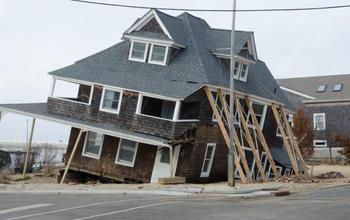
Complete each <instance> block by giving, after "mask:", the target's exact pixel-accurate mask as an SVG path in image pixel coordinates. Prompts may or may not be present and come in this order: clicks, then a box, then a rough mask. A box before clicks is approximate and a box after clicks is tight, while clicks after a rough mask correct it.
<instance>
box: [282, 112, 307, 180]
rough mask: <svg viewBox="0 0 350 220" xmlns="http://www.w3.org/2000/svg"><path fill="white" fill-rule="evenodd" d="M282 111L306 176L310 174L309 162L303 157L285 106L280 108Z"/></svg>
mask: <svg viewBox="0 0 350 220" xmlns="http://www.w3.org/2000/svg"><path fill="white" fill-rule="evenodd" d="M280 111H281V114H282V116H283V119H284V120H285V121H286V122H287V123H286V128H287V131H288V133H289V135H288V136H289V137H290V140H291V142H292V145H293V147H294V149H295V152H296V154H297V156H298V158H299V160H300V163H301V166H302V167H303V170H304V174H305V175H306V176H309V172H308V167H307V164H306V163H305V160H304V158H303V155H302V154H301V152H300V149H299V145H298V143H297V141H296V140H295V136H294V134H293V131H292V128H291V126H290V124H289V123H288V119H287V115H286V113H285V111H284V109H283V107H281V108H280Z"/></svg>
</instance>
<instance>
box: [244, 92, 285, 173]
mask: <svg viewBox="0 0 350 220" xmlns="http://www.w3.org/2000/svg"><path fill="white" fill-rule="evenodd" d="M245 101H246V104H247V105H248V106H249V112H250V114H251V115H252V119H253V125H254V127H255V130H256V131H257V134H258V139H259V141H260V144H261V146H262V147H263V148H264V151H265V153H266V156H267V159H268V161H269V163H270V166H271V168H272V172H273V174H274V176H275V177H277V178H279V177H280V174H279V172H278V170H277V168H276V165H275V161H274V160H273V157H272V155H271V152H270V149H269V146H268V145H267V142H266V140H265V136H264V134H263V132H262V129H261V127H260V124H259V122H258V119H257V118H256V115H255V112H254V109H253V107H252V105H251V104H250V103H249V99H248V97H245Z"/></svg>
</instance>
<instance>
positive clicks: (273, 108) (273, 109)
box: [271, 104, 299, 176]
mask: <svg viewBox="0 0 350 220" xmlns="http://www.w3.org/2000/svg"><path fill="white" fill-rule="evenodd" d="M271 107H272V111H273V115H274V116H275V119H276V123H277V125H278V128H279V129H280V132H281V135H282V139H283V143H284V146H285V148H286V150H287V153H288V156H289V159H290V162H291V164H292V167H293V170H294V172H295V175H296V176H299V168H298V165H297V162H296V160H295V158H294V156H293V153H292V149H291V147H290V145H289V142H288V139H287V136H286V133H285V132H284V128H283V125H282V123H281V118H280V114H279V113H278V110H277V107H276V105H275V104H272V106H271Z"/></svg>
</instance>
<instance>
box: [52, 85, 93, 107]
mask: <svg viewBox="0 0 350 220" xmlns="http://www.w3.org/2000/svg"><path fill="white" fill-rule="evenodd" d="M92 91H93V87H92V86H91V85H85V84H79V83H76V82H69V81H65V80H60V79H54V80H53V86H52V91H51V97H54V98H58V99H64V100H68V101H71V102H78V103H82V104H90V103H91V97H92Z"/></svg>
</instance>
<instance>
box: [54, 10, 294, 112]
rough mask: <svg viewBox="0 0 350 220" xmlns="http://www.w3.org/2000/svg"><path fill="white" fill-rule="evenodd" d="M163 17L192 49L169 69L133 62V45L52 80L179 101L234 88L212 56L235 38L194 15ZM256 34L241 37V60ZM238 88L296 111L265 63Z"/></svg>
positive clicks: (121, 46) (62, 72) (118, 47)
mask: <svg viewBox="0 0 350 220" xmlns="http://www.w3.org/2000/svg"><path fill="white" fill-rule="evenodd" d="M157 12H158V15H159V17H160V19H161V20H162V22H163V23H164V25H165V26H166V28H167V29H168V31H169V32H170V34H171V35H172V37H173V38H176V41H178V42H182V43H183V45H184V46H185V47H186V48H184V49H181V51H180V52H179V53H178V54H177V56H176V57H175V58H174V59H173V60H172V61H171V62H170V63H169V65H167V66H161V65H155V64H148V63H141V62H134V61H129V60H128V54H129V46H130V42H129V41H127V40H124V41H122V42H120V43H118V44H116V45H114V46H112V47H110V48H108V49H106V50H104V51H102V52H99V53H97V54H94V55H92V56H89V57H87V58H85V59H82V60H80V61H77V62H76V63H75V64H73V65H70V66H67V67H64V68H62V69H59V70H56V71H53V72H50V73H49V74H51V75H54V76H60V77H67V78H73V79H78V80H85V81H89V82H94V83H100V84H105V85H109V86H115V87H121V88H125V89H129V90H136V91H142V92H147V93H152V94H157V95H163V96H168V97H173V98H179V99H184V98H186V97H187V96H189V95H191V94H192V93H193V92H195V91H197V90H198V89H200V88H201V87H203V86H204V85H207V84H209V85H214V86H221V87H227V88H229V73H228V70H227V69H226V68H225V67H224V66H223V65H222V64H221V63H220V62H218V59H217V58H216V56H215V55H213V53H212V51H214V50H216V49H219V48H228V47H230V33H231V32H230V31H228V30H221V29H212V28H211V27H209V25H208V24H207V23H206V22H205V21H204V20H203V19H201V18H197V17H195V16H192V15H190V14H188V13H183V14H181V15H180V16H178V17H172V16H170V15H166V14H164V13H162V12H159V11H157ZM252 34H253V33H252V32H245V31H237V32H236V44H235V45H236V47H235V51H236V53H237V54H238V53H239V52H240V51H241V49H242V47H243V46H244V43H245V42H246V40H248V39H249V37H251V35H252ZM175 36H176V37H175ZM236 88H237V90H238V91H241V92H245V93H248V94H253V95H256V96H261V97H264V98H268V99H271V100H276V101H278V102H280V103H285V104H286V105H287V108H290V105H289V101H288V99H287V98H286V97H285V95H284V94H283V92H282V91H281V90H280V88H279V86H278V84H277V82H276V81H275V79H274V78H273V76H272V74H271V73H270V71H269V69H268V68H267V66H266V65H265V63H264V62H263V61H260V60H258V61H257V62H256V64H251V65H250V69H249V74H248V81H247V82H246V83H244V82H240V81H236Z"/></svg>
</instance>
